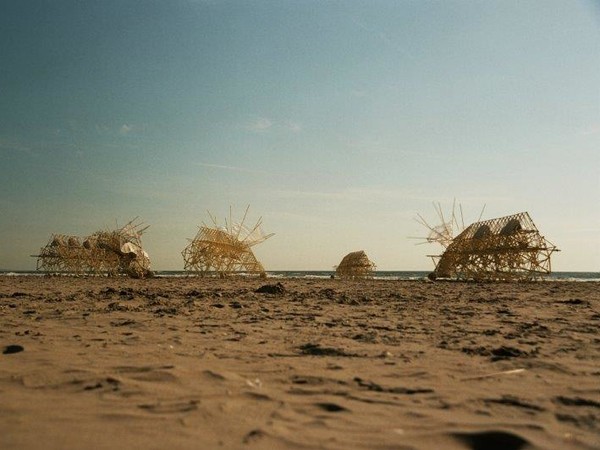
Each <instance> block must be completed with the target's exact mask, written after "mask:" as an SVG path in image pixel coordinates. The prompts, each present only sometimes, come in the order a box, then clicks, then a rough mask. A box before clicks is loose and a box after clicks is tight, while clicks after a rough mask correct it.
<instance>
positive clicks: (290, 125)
mask: <svg viewBox="0 0 600 450" xmlns="http://www.w3.org/2000/svg"><path fill="white" fill-rule="evenodd" d="M283 126H284V127H285V128H286V129H287V130H289V131H291V132H292V133H300V132H301V131H302V125H301V124H299V123H298V122H291V121H288V122H285V123H284V124H283Z"/></svg>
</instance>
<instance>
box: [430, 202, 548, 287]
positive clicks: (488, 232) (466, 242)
mask: <svg viewBox="0 0 600 450" xmlns="http://www.w3.org/2000/svg"><path fill="white" fill-rule="evenodd" d="M555 251H558V249H557V248H556V246H554V244H552V243H551V242H549V241H548V240H546V239H545V238H544V237H543V236H542V235H540V233H539V231H538V229H537V227H536V226H535V224H534V223H533V220H531V217H530V216H529V214H528V213H527V212H522V213H518V214H514V215H510V216H505V217H499V218H496V219H490V220H484V221H480V222H475V223H473V224H471V225H469V226H468V227H467V228H465V229H464V230H463V231H462V233H460V234H459V235H458V236H456V237H455V238H454V239H452V241H451V242H450V244H449V245H448V246H447V248H446V251H445V252H444V253H443V254H442V255H441V256H437V257H435V258H436V259H437V264H436V267H435V270H434V272H433V273H432V274H431V275H430V277H431V278H433V279H436V278H455V279H464V280H478V281H483V280H486V281H494V280H504V281H515V280H517V281H526V280H533V279H537V278H540V277H543V276H544V275H547V274H549V273H550V272H551V265H550V256H551V254H552V253H553V252H555Z"/></svg>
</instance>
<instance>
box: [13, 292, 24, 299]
mask: <svg viewBox="0 0 600 450" xmlns="http://www.w3.org/2000/svg"><path fill="white" fill-rule="evenodd" d="M10 296H11V297H12V298H16V297H27V294H26V293H25V292H13V293H12V294H11V295H10Z"/></svg>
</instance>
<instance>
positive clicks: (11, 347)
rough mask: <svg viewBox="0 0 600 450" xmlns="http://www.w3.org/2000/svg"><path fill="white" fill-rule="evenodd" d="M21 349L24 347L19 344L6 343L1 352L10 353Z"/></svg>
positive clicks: (18, 351)
mask: <svg viewBox="0 0 600 450" xmlns="http://www.w3.org/2000/svg"><path fill="white" fill-rule="evenodd" d="M23 350H25V349H24V348H23V346H21V345H7V346H6V347H4V351H3V352H2V354H4V355H11V354H13V353H20V352H22V351H23Z"/></svg>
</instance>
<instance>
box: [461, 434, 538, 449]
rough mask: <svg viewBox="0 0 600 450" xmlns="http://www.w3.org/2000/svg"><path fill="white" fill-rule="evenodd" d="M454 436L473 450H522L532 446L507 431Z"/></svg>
mask: <svg viewBox="0 0 600 450" xmlns="http://www.w3.org/2000/svg"><path fill="white" fill-rule="evenodd" d="M452 435H453V436H454V437H455V438H456V439H458V440H459V441H461V442H463V443H464V444H466V445H467V447H468V448H470V449H471V450H520V449H522V448H524V447H527V446H528V445H530V444H529V441H527V440H526V439H523V438H522V437H521V436H519V435H517V434H514V433H508V432H506V431H482V432H475V433H453V434H452Z"/></svg>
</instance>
